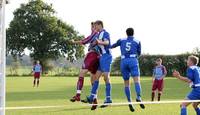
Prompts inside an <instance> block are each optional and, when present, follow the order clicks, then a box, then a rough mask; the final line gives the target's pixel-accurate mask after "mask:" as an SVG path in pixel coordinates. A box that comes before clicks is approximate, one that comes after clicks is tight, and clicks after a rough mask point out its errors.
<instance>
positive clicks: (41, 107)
mask: <svg viewBox="0 0 200 115" xmlns="http://www.w3.org/2000/svg"><path fill="white" fill-rule="evenodd" d="M183 102H190V103H193V102H200V100H174V101H154V102H152V101H143V102H130V103H129V102H121V103H108V104H104V105H110V106H123V105H128V104H133V105H138V104H175V103H183ZM92 105H103V103H100V104H80V106H85V107H86V106H92ZM68 106H69V105H57V106H21V107H5V110H25V109H47V108H64V107H68ZM1 109H3V108H0V110H1Z"/></svg>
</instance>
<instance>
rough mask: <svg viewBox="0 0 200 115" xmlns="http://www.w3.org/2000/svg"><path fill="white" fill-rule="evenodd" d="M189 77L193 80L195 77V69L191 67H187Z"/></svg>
mask: <svg viewBox="0 0 200 115" xmlns="http://www.w3.org/2000/svg"><path fill="white" fill-rule="evenodd" d="M187 77H188V79H190V80H191V81H193V79H194V73H193V70H192V69H191V68H188V69H187Z"/></svg>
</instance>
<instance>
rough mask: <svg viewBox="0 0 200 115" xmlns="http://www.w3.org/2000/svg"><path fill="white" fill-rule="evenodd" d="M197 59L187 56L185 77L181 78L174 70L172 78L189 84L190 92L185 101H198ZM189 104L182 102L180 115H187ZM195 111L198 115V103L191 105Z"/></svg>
mask: <svg viewBox="0 0 200 115" xmlns="http://www.w3.org/2000/svg"><path fill="white" fill-rule="evenodd" d="M198 62H199V58H198V57H196V56H193V55H192V56H189V57H188V60H187V66H188V68H187V77H183V76H181V75H180V73H179V72H178V71H176V70H174V72H173V76H174V77H176V78H177V79H179V80H181V81H184V82H186V83H188V84H190V86H191V88H192V91H191V92H190V93H189V94H188V95H187V97H186V98H185V100H200V67H198V66H197V64H198ZM190 104H191V103H190V102H183V103H182V104H181V115H187V106H188V105H190ZM192 104H193V107H194V109H195V111H196V115H200V108H199V107H198V105H199V103H197V102H195V103H192Z"/></svg>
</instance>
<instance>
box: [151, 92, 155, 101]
mask: <svg viewBox="0 0 200 115" xmlns="http://www.w3.org/2000/svg"><path fill="white" fill-rule="evenodd" d="M154 97H155V93H154V92H152V94H151V101H154Z"/></svg>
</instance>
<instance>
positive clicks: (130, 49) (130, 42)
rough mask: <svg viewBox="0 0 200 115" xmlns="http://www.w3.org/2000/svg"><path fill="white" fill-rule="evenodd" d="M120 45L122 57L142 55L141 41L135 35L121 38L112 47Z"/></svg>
mask: <svg viewBox="0 0 200 115" xmlns="http://www.w3.org/2000/svg"><path fill="white" fill-rule="evenodd" d="M117 46H120V50H121V55H122V58H129V57H137V56H140V55H141V43H140V41H138V40H136V39H135V38H134V37H132V36H129V37H127V38H123V39H119V40H118V41H117V42H116V43H115V44H113V45H112V46H111V48H115V47H117Z"/></svg>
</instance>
